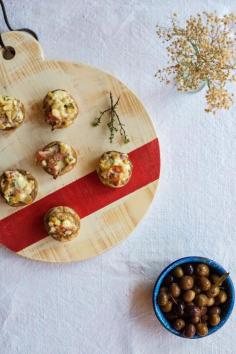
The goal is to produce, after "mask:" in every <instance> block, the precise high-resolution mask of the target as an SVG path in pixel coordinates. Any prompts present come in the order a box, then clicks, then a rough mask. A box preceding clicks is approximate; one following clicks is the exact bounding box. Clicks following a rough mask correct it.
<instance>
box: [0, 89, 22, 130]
mask: <svg viewBox="0 0 236 354" xmlns="http://www.w3.org/2000/svg"><path fill="white" fill-rule="evenodd" d="M24 118H25V110H24V105H23V103H22V102H21V101H20V100H18V99H17V98H15V97H10V96H0V129H1V130H11V129H15V128H17V127H18V126H19V125H21V124H22V122H23V120H24Z"/></svg>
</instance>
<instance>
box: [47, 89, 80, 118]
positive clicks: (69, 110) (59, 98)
mask: <svg viewBox="0 0 236 354" xmlns="http://www.w3.org/2000/svg"><path fill="white" fill-rule="evenodd" d="M45 109H46V111H47V121H48V123H50V124H55V125H56V124H57V122H60V121H61V120H66V121H67V122H71V121H73V120H74V119H75V117H76V115H77V113H78V108H77V105H76V103H75V101H74V99H73V97H71V96H70V95H69V94H68V92H66V91H63V90H56V91H51V92H49V93H48V94H47V96H46V99H45Z"/></svg>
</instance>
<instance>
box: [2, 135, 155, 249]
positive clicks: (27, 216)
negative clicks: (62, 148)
mask: <svg viewBox="0 0 236 354" xmlns="http://www.w3.org/2000/svg"><path fill="white" fill-rule="evenodd" d="M129 156H130V159H131V161H132V163H133V166H134V168H133V175H132V178H131V180H130V182H129V183H128V184H127V185H126V186H125V187H123V188H119V189H111V188H109V187H106V186H104V185H103V184H102V183H101V182H100V181H99V179H98V177H97V174H96V172H95V171H94V172H92V173H90V174H88V175H86V176H84V177H82V178H80V179H78V180H77V181H75V182H72V183H70V184H68V185H67V186H65V187H63V188H61V189H59V190H57V191H56V192H53V193H52V194H50V195H48V196H46V197H44V198H42V199H40V200H39V201H37V202H35V203H34V204H31V205H29V206H28V207H26V208H23V209H21V210H19V211H17V212H16V213H14V214H12V215H10V216H8V217H6V218H4V219H3V220H1V221H0V241H1V243H2V244H3V245H5V246H6V247H8V248H9V249H11V250H13V251H15V252H17V251H20V250H22V249H24V248H25V247H27V246H29V245H31V244H33V243H35V242H37V241H39V240H41V239H42V238H44V237H45V236H46V234H45V230H44V228H43V216H44V213H45V212H46V211H47V210H48V209H50V208H52V207H54V206H58V205H68V206H70V207H72V208H74V209H75V210H76V211H77V212H78V214H79V215H80V217H81V218H83V217H85V216H87V215H89V214H92V213H94V212H95V211H97V210H99V209H101V208H103V207H105V206H106V205H108V204H110V203H113V202H114V201H116V200H118V199H120V198H122V197H124V196H126V195H128V194H130V193H132V192H134V191H136V190H138V189H139V188H141V187H143V186H145V185H147V184H148V183H151V182H153V181H155V180H156V179H158V178H159V174H160V152H159V144H158V140H157V139H155V140H153V141H151V142H150V143H148V144H145V145H143V146H141V147H140V148H138V149H136V150H134V151H132V152H130V153H129Z"/></svg>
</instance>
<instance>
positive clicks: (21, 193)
mask: <svg viewBox="0 0 236 354" xmlns="http://www.w3.org/2000/svg"><path fill="white" fill-rule="evenodd" d="M34 189H35V181H34V180H33V179H28V178H27V176H25V175H23V174H22V173H21V172H20V171H6V172H5V173H4V178H2V180H1V190H2V192H3V194H4V198H5V199H6V201H7V202H8V203H9V204H16V203H19V202H22V203H25V204H29V203H31V202H32V196H31V194H32V192H33V191H34Z"/></svg>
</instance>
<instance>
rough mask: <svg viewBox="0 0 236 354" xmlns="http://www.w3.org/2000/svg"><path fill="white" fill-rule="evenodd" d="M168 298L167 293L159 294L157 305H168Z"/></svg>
mask: <svg viewBox="0 0 236 354" xmlns="http://www.w3.org/2000/svg"><path fill="white" fill-rule="evenodd" d="M168 300H169V297H168V295H167V293H165V292H160V293H159V295H158V304H159V305H160V306H165V305H166V304H167V303H168Z"/></svg>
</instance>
